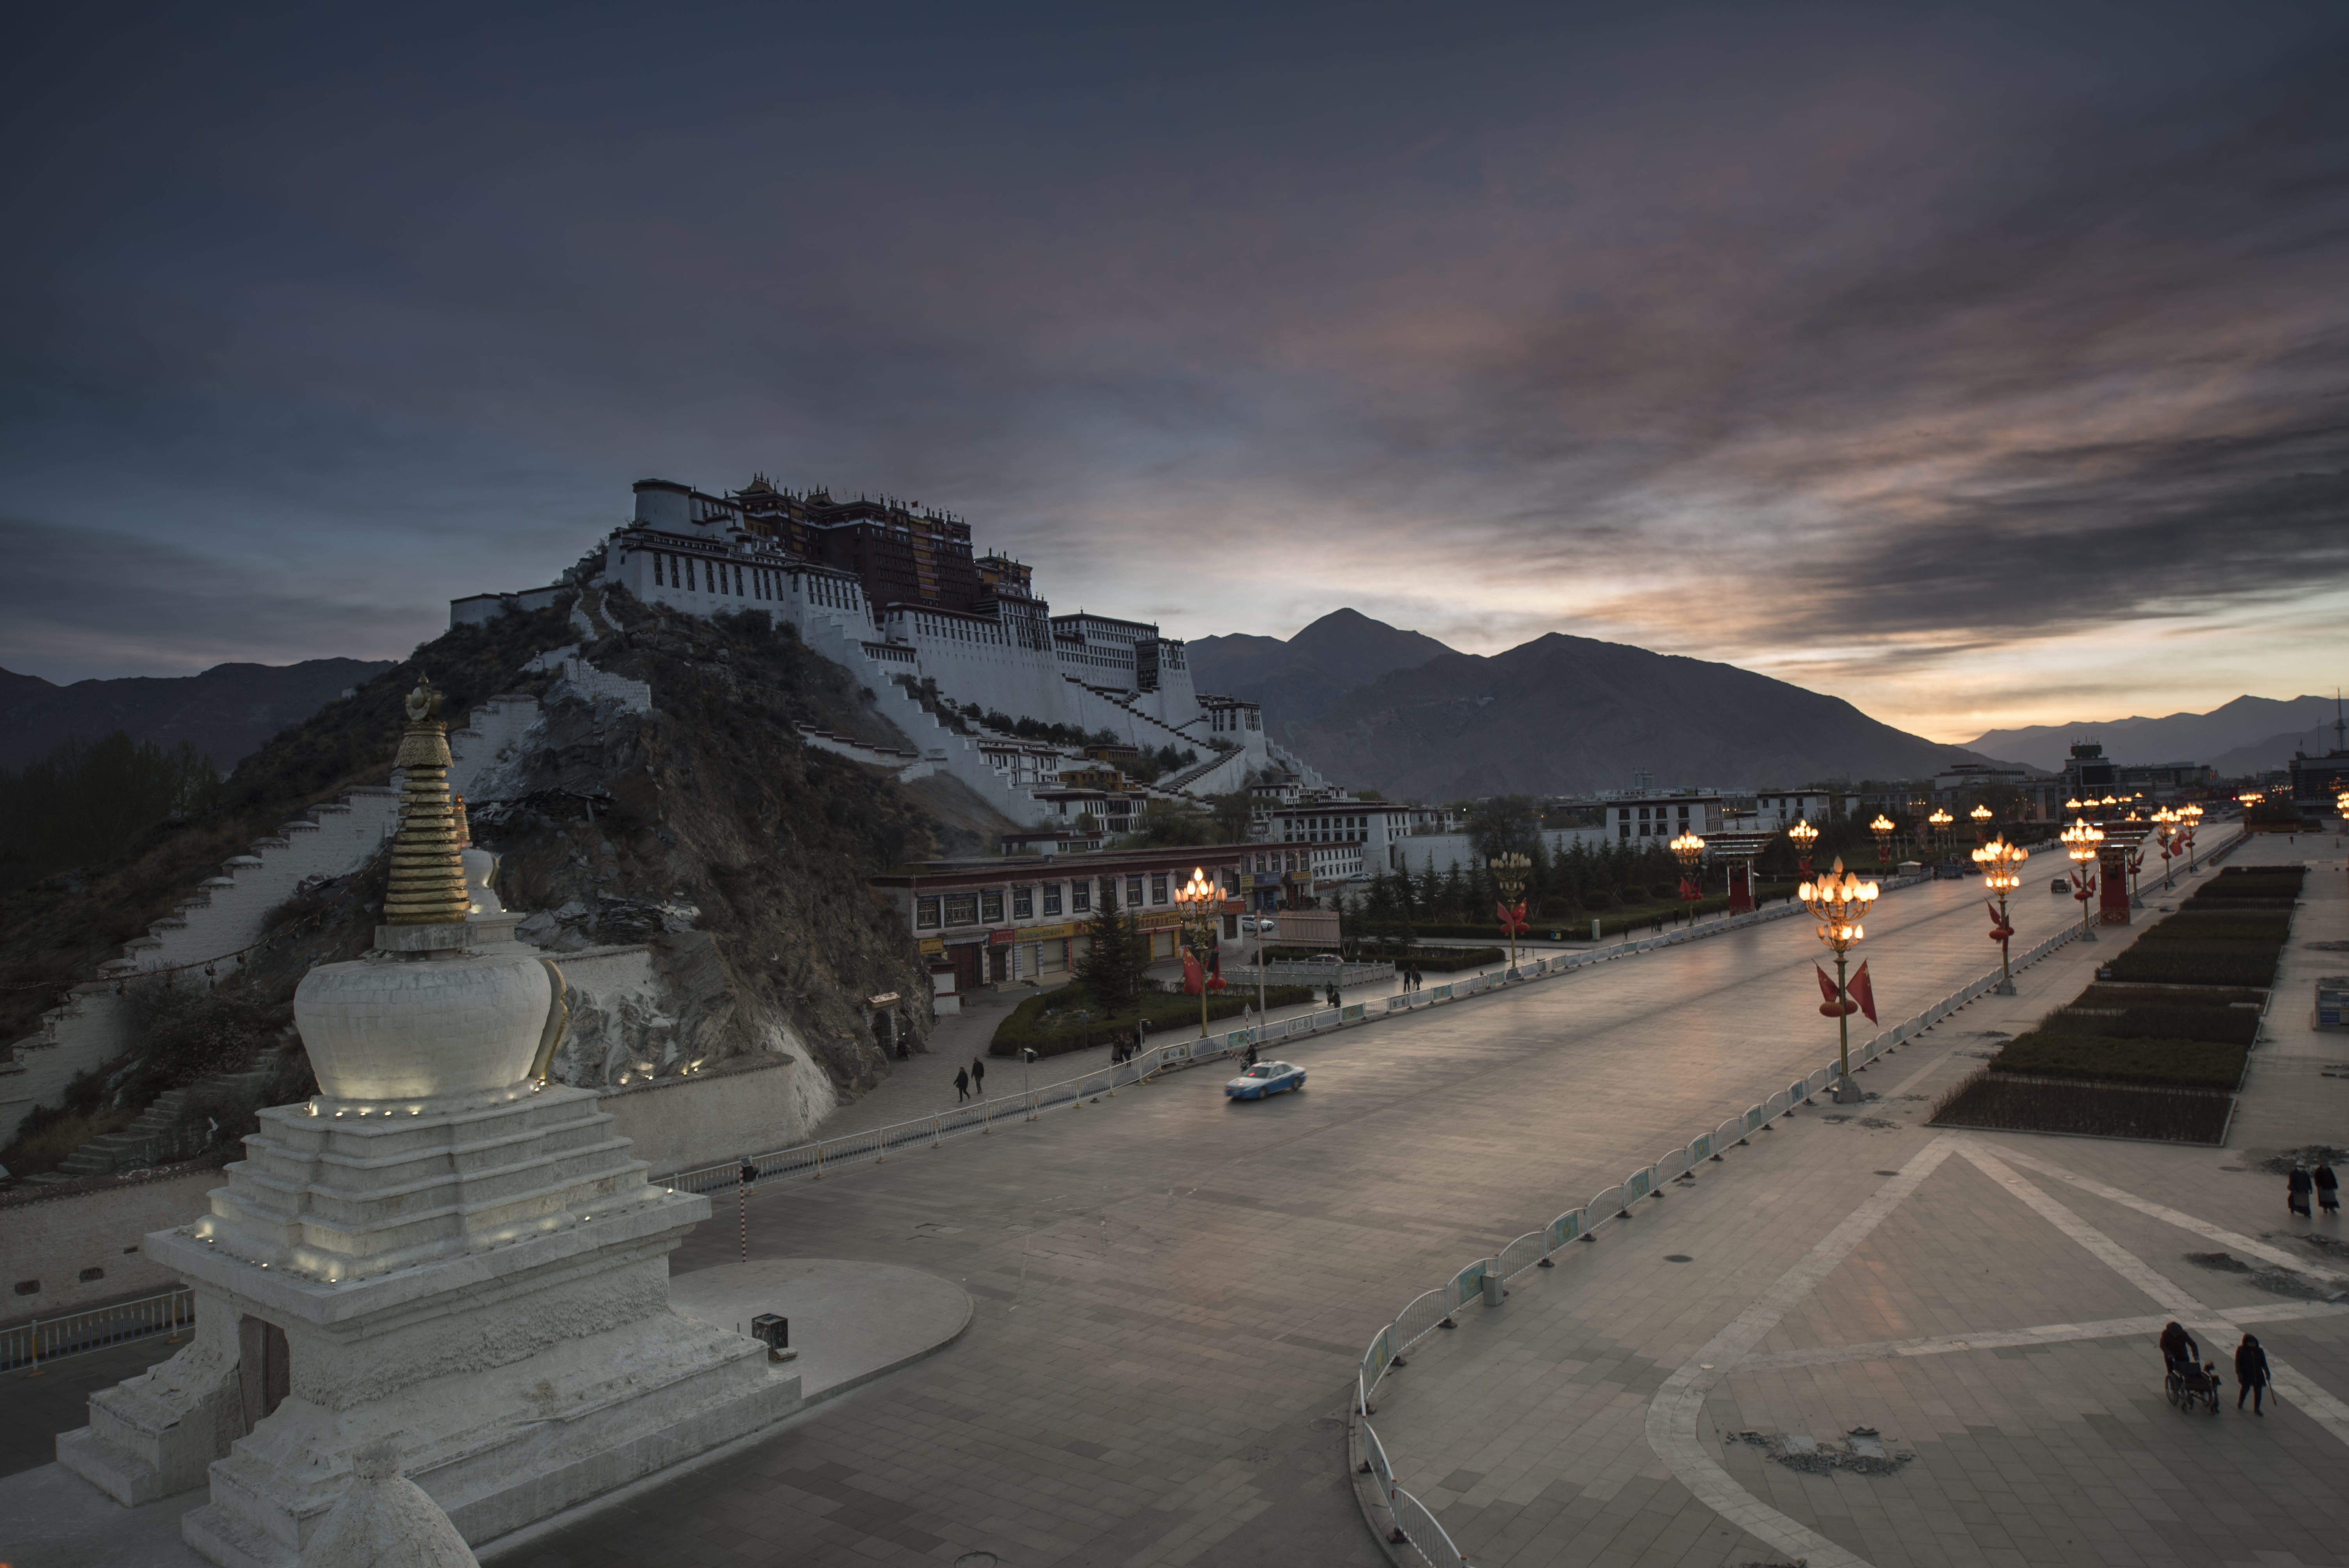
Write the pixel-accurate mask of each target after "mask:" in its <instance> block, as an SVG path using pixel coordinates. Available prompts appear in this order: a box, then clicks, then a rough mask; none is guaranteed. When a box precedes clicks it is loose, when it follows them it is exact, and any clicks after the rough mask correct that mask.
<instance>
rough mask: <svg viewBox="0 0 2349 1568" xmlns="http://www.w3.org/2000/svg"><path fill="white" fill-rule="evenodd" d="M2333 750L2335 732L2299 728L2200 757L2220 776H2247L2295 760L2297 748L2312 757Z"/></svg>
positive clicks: (2242, 777)
mask: <svg viewBox="0 0 2349 1568" xmlns="http://www.w3.org/2000/svg"><path fill="white" fill-rule="evenodd" d="M2332 749H2333V731H2332V729H2331V728H2330V727H2327V728H2324V729H2320V730H2306V729H2296V730H2293V731H2292V732H2291V733H2290V734H2288V735H2271V736H2269V737H2268V738H2266V739H2265V740H2257V741H2253V742H2252V743H2251V745H2249V746H2238V747H2236V748H2234V749H2233V750H2231V751H2221V752H2220V753H2219V755H2218V756H2216V757H2204V758H2196V760H2198V761H2202V762H2208V763H2209V765H2210V768H2211V770H2212V771H2213V772H2215V773H2217V774H2218V775H2219V777H2220V778H2221V779H2246V778H2249V777H2250V776H2251V775H2252V774H2254V773H2265V772H2266V771H2268V769H2271V768H2282V767H2283V766H2284V765H2285V764H2287V763H2289V762H2290V761H2291V760H2292V753H2293V752H2295V751H2305V752H2307V753H2308V754H2309V755H2310V756H2311V757H2322V756H2323V755H2324V753H2326V752H2328V751H2330V750H2332Z"/></svg>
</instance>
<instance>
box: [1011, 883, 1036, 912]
mask: <svg viewBox="0 0 2349 1568" xmlns="http://www.w3.org/2000/svg"><path fill="white" fill-rule="evenodd" d="M1011 918H1012V919H1014V920H1033V919H1035V918H1036V890H1035V889H1034V888H1032V887H1016V888H1013V889H1012V890H1011Z"/></svg>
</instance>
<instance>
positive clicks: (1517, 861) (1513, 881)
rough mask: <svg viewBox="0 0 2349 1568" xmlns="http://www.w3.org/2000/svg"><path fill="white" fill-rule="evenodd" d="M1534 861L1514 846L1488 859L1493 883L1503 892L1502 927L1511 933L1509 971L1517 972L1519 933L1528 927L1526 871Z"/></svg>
mask: <svg viewBox="0 0 2349 1568" xmlns="http://www.w3.org/2000/svg"><path fill="white" fill-rule="evenodd" d="M1533 864H1534V863H1533V861H1530V860H1528V859H1526V857H1525V856H1523V855H1521V854H1519V853H1517V852H1516V851H1515V850H1511V851H1509V852H1508V853H1507V854H1505V855H1502V856H1500V857H1499V858H1497V859H1495V860H1491V861H1486V862H1485V865H1486V867H1487V868H1488V869H1489V870H1490V871H1491V872H1492V873H1493V885H1494V887H1495V888H1496V889H1498V890H1499V892H1500V894H1501V908H1500V915H1501V929H1502V930H1504V931H1506V932H1507V933H1508V934H1509V973H1510V974H1512V975H1515V974H1516V972H1517V933H1518V932H1520V931H1523V930H1524V929H1525V928H1526V911H1525V904H1524V903H1523V902H1522V901H1523V899H1524V898H1525V894H1526V872H1529V871H1531V870H1532V869H1533Z"/></svg>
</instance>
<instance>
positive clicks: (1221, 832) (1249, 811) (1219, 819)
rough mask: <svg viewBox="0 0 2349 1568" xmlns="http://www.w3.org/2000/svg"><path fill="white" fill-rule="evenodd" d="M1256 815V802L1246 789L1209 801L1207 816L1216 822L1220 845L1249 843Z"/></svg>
mask: <svg viewBox="0 0 2349 1568" xmlns="http://www.w3.org/2000/svg"><path fill="white" fill-rule="evenodd" d="M1255 813H1256V802H1255V801H1254V800H1253V799H1250V798H1249V795H1248V792H1247V790H1245V789H1235V790H1233V791H1232V792H1231V793H1230V794H1228V795H1216V796H1213V797H1211V798H1209V799H1208V801H1207V814H1208V815H1209V816H1210V817H1212V818H1213V819H1214V820H1215V824H1216V842H1217V843H1219V844H1245V843H1247V841H1248V829H1249V827H1250V825H1251V824H1252V823H1253V822H1254V820H1255Z"/></svg>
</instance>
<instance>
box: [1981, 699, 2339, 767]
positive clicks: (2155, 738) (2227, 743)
mask: <svg viewBox="0 0 2349 1568" xmlns="http://www.w3.org/2000/svg"><path fill="white" fill-rule="evenodd" d="M2333 704H2334V699H2333V698H2332V697H2327V696H2296V697H2289V698H2277V697H2263V696H2248V695H2247V696H2239V697H2236V698H2234V699H2233V700H2232V701H2230V702H2224V703H2221V704H2220V705H2219V706H2218V707H2214V708H2212V709H2210V710H2209V712H2208V713H2193V712H2188V711H2180V712H2178V713H2172V714H2165V715H2162V716H2161V717H2147V716H2145V715H2142V714H2137V715H2132V716H2131V717H2127V718H2116V719H2105V720H2100V721H2095V722H2088V721H2075V722H2070V723H2064V724H2034V725H2026V726H2023V727H2019V728H2014V729H1988V730H1984V731H1983V732H1982V734H1980V735H1978V736H1976V737H1975V738H1973V739H1971V740H1970V741H1967V742H1966V743H1965V744H1966V745H1967V746H1969V747H1971V748H1974V749H1976V750H1979V751H1989V752H1993V753H1995V754H1996V755H1998V756H2001V757H2007V758H2013V759H2014V760H2016V761H2018V762H2028V763H2030V764H2032V765H2033V767H2037V768H2046V769H2057V768H2061V767H2062V766H2063V764H2064V758H2065V757H2067V756H2068V755H2070V752H2071V748H2072V743H2073V742H2074V741H2075V740H2094V741H2097V742H2099V743H2101V744H2102V745H2103V747H2104V748H2105V755H2106V757H2108V758H2112V759H2113V760H2114V761H2116V762H2118V763H2121V764H2124V765H2134V764H2140V763H2158V762H2208V763H2210V764H2211V765H2213V766H2214V767H2215V766H2217V765H2218V760H2219V758H2220V756H2221V755H2223V754H2227V753H2231V752H2234V751H2236V750H2239V749H2243V748H2251V749H2252V750H2253V751H2254V753H2255V754H2260V753H2264V752H2265V751H2266V750H2267V749H2268V748H2271V746H2272V745H2273V744H2274V743H2276V742H2279V741H2282V742H2285V743H2287V745H2286V748H2285V749H2284V751H2283V753H2282V757H2283V758H2288V757H2290V755H2291V751H2290V749H2289V744H2288V743H2289V741H2290V739H2291V738H2292V735H2293V734H2294V733H2295V732H2297V733H2299V734H2301V735H2302V736H2306V735H2308V734H2310V733H2311V732H2313V731H2330V730H2331V729H2332V727H2333V713H2334V707H2333ZM2317 741H2318V744H2319V746H2320V748H2329V747H2330V746H2331V744H2332V738H2331V737H2330V735H2329V734H2320V735H2318V736H2317ZM2265 766H2268V767H2275V768H2281V767H2282V766H2283V762H2282V758H2279V759H2277V760H2276V761H2273V762H2271V763H2267V764H2265ZM2244 770H2248V769H2244Z"/></svg>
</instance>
